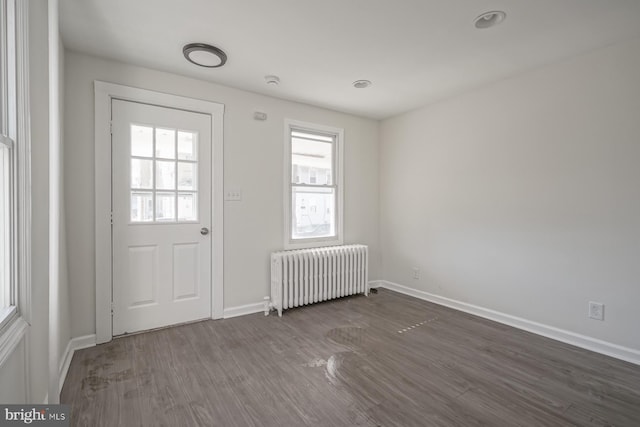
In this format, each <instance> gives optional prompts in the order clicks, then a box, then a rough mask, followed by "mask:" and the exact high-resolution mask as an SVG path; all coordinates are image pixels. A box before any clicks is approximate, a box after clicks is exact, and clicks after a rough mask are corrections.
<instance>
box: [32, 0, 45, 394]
mask: <svg viewBox="0 0 640 427" xmlns="http://www.w3.org/2000/svg"><path fill="white" fill-rule="evenodd" d="M29 11H30V13H29V15H30V19H29V26H30V31H29V37H30V40H29V49H30V52H29V61H30V63H29V72H30V83H31V87H30V91H31V191H32V199H31V203H32V206H31V210H32V230H31V233H32V234H31V252H32V261H31V262H32V274H31V328H30V331H29V334H30V348H29V353H30V358H31V361H30V366H29V378H30V382H31V384H30V385H31V400H32V402H33V403H42V402H43V401H44V399H45V396H46V394H47V384H48V380H49V369H48V363H49V359H48V355H49V345H48V340H49V74H48V70H49V65H48V55H49V49H48V25H47V17H48V12H47V2H42V1H30V2H29Z"/></svg>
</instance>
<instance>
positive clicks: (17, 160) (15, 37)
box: [0, 0, 30, 344]
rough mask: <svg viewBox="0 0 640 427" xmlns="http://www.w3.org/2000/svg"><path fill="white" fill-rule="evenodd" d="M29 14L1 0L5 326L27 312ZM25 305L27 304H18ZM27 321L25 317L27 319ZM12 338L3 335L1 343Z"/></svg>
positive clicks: (0, 225)
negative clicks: (21, 254)
mask: <svg viewBox="0 0 640 427" xmlns="http://www.w3.org/2000/svg"><path fill="white" fill-rule="evenodd" d="M26 33H27V14H26V6H25V4H24V2H21V1H17V0H0V330H2V331H3V332H4V331H5V327H7V326H8V325H9V323H11V324H13V323H12V319H18V317H17V316H16V315H21V316H23V317H24V316H25V312H26V305H25V304H26V301H25V298H23V296H24V293H25V292H27V288H26V286H27V283H26V279H25V276H26V275H25V274H21V272H24V271H27V270H28V265H27V262H28V259H27V256H26V255H25V256H23V257H21V258H18V257H17V254H18V253H24V254H28V243H27V241H28V240H29V237H28V229H27V228H26V225H27V221H26V218H28V217H29V211H30V210H29V209H30V208H29V204H28V199H27V193H26V192H27V189H28V185H27V179H28V176H29V171H28V161H27V158H28V153H29V148H28V143H29V138H28V126H27V124H28V120H27V117H26V115H27V114H28V113H27V112H28V104H27V98H28V97H27V91H26V87H25V82H26V81H27V80H28V79H27V77H28V73H27V67H26V59H25V58H26V57H28V52H26V43H25V41H26ZM19 307H21V310H19V309H18V308H19ZM23 323H24V322H23ZM6 339H7V335H6V334H4V333H3V334H1V335H0V344H2V341H3V340H6Z"/></svg>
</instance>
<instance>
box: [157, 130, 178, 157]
mask: <svg viewBox="0 0 640 427" xmlns="http://www.w3.org/2000/svg"><path fill="white" fill-rule="evenodd" d="M156 157H161V158H163V159H175V158H176V131H175V130H173V129H159V128H158V129H156Z"/></svg>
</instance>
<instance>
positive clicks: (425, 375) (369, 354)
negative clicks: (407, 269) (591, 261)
mask: <svg viewBox="0 0 640 427" xmlns="http://www.w3.org/2000/svg"><path fill="white" fill-rule="evenodd" d="M61 400H62V402H63V403H69V404H71V405H72V414H71V415H72V416H71V421H72V425H74V426H178V425H179V426H223V427H227V426H229V427H234V426H238V427H244V426H256V427H262V426H385V427H387V426H402V427H406V426H487V425H488V426H507V425H508V426H536V427H537V426H573V425H575V426H592V425H594V426H595V425H600V426H605V425H612V426H630V427H631V426H634V427H636V426H640V367H639V366H636V365H633V364H630V363H626V362H623V361H620V360H616V359H612V358H610V357H607V356H603V355H600V354H596V353H592V352H589V351H586V350H583V349H579V348H576V347H572V346H569V345H566V344H563V343H560V342H557V341H553V340H550V339H547V338H544V337H540V336H537V335H534V334H530V333H527V332H524V331H520V330H517V329H514V328H511V327H508V326H505V325H502V324H498V323H495V322H491V321H489V320H486V319H482V318H478V317H475V316H472V315H469V314H466V313H461V312H457V311H455V310H451V309H448V308H445V307H442V306H438V305H435V304H431V303H428V302H425V301H422V300H418V299H415V298H411V297H408V296H405V295H401V294H397V293H394V292H392V291H388V290H380V291H379V293H378V294H372V295H370V296H369V297H363V296H357V297H349V298H343V299H340V300H336V301H331V302H327V303H321V304H316V305H312V306H308V307H303V308H296V309H291V310H288V311H286V312H285V315H284V316H283V317H282V318H279V317H277V316H269V317H264V316H263V315H261V314H256V315H249V316H243V317H239V318H234V319H229V320H218V321H204V322H199V323H194V324H190V325H182V326H177V327H174V328H168V329H164V330H158V331H152V332H148V333H144V334H138V335H133V336H129V337H124V338H118V339H115V340H113V341H112V342H110V343H107V344H104V345H100V346H97V347H94V348H90V349H85V350H81V351H78V352H76V354H75V355H74V357H73V361H72V363H71V367H70V369H69V374H68V377H67V381H66V383H65V386H64V388H63V392H62V397H61Z"/></svg>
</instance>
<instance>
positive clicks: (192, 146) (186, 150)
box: [178, 132, 197, 160]
mask: <svg viewBox="0 0 640 427" xmlns="http://www.w3.org/2000/svg"><path fill="white" fill-rule="evenodd" d="M196 139H197V134H196V133H194V132H178V159H180V160H196Z"/></svg>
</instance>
